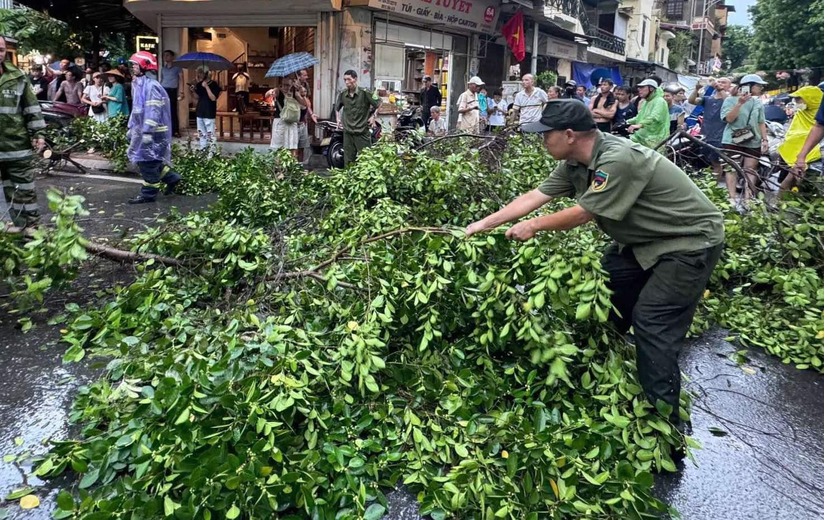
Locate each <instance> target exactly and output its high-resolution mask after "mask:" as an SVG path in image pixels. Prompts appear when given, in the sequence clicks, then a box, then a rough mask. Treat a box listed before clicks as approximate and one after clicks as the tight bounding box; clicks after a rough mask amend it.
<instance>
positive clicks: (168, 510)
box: [163, 495, 228, 518]
mask: <svg viewBox="0 0 825 520" xmlns="http://www.w3.org/2000/svg"><path fill="white" fill-rule="evenodd" d="M179 507H180V504H178V503H177V502H175V501H174V500H172V499H171V498H170V497H169V495H166V496H165V497H163V513H164V514H165V515H166V516H172V515H174V514H175V511H176V510H177V509H178V508H179ZM227 518H228V516H227Z"/></svg>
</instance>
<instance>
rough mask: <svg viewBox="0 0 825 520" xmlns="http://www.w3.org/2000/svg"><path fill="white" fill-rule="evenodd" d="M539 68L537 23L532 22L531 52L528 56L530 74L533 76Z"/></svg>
mask: <svg viewBox="0 0 825 520" xmlns="http://www.w3.org/2000/svg"><path fill="white" fill-rule="evenodd" d="M538 69H539V23H538V22H535V23H534V24H533V54H532V55H531V56H530V74H532V75H533V76H535V75H536V74H538Z"/></svg>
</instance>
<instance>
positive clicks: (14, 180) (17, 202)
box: [0, 158, 40, 227]
mask: <svg viewBox="0 0 825 520" xmlns="http://www.w3.org/2000/svg"><path fill="white" fill-rule="evenodd" d="M34 176H35V169H34V167H33V165H32V159H31V158H26V159H18V160H14V161H0V178H2V180H3V195H4V196H5V197H6V203H7V204H8V206H9V215H10V216H11V220H12V222H14V225H15V226H20V227H25V226H31V225H34V224H37V223H38V222H39V221H40V212H39V211H38V208H37V192H36V191H35V190H34Z"/></svg>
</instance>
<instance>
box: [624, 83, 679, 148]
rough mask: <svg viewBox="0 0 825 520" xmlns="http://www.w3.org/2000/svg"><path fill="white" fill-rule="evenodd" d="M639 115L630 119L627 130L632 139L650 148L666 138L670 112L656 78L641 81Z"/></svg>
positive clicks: (668, 129)
mask: <svg viewBox="0 0 825 520" xmlns="http://www.w3.org/2000/svg"><path fill="white" fill-rule="evenodd" d="M638 87H639V97H641V98H642V103H641V104H640V105H639V115H637V116H636V117H634V118H631V119H628V120H627V122H628V124H629V125H630V126H629V127H627V131H628V132H630V133H631V135H630V140H631V141H633V142H634V143H639V144H641V145H643V146H647V147H648V148H653V147H654V146H656V145H657V144H659V143H661V142H662V141H664V140H665V138H666V137H667V136H668V135H669V131H670V112H669V111H668V108H667V101H665V100H664V97H663V93H662V89H661V88H659V85H658V84H657V83H656V81H655V80H652V79H646V80H644V81H642V82H641V83H639V85H638Z"/></svg>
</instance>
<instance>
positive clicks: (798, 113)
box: [778, 85, 822, 191]
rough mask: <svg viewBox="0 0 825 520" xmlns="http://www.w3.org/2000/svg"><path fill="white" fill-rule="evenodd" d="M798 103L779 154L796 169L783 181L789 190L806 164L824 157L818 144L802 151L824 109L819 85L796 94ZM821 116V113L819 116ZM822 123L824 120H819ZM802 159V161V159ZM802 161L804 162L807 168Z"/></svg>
mask: <svg viewBox="0 0 825 520" xmlns="http://www.w3.org/2000/svg"><path fill="white" fill-rule="evenodd" d="M793 101H794V103H795V104H796V107H795V110H794V116H793V119H792V120H791V126H789V127H788V131H787V132H786V133H785V141H784V142H783V143H782V144H780V145H779V150H778V151H779V155H780V156H781V157H782V160H784V161H785V163H786V164H787V165H788V166H790V167H792V169H793V171H792V172H791V173H790V174H788V175H787V176H786V177H785V179H783V180H782V185H781V189H782V190H783V191H786V190H789V189H791V188H793V187H794V186H795V185H797V184H798V183H799V182H800V180H801V179H802V178H803V175H804V173H805V170H807V165H808V164H810V163H812V162H815V161H818V160H820V159H822V153H821V151H820V148H819V146H814V147H813V148H811V149H809V150H807V153H805V154H802V153H801V152H802V151H803V149H804V147H805V143H806V140H807V138H808V135H809V134H810V133H811V131H812V130H813V129H814V127H815V126H816V124H817V120H816V117H817V113H819V114H821V113H822V112H821V110H822V108H821V107H822V91H821V90H819V89H818V88H817V87H813V86H810V85H808V86H805V87H802V88H801V89H799V90H797V91H796V92H794V93H793ZM820 117H821V116H820ZM820 124H821V123H820ZM800 158H801V161H800ZM799 163H802V164H804V168H803V167H800V165H799Z"/></svg>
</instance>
